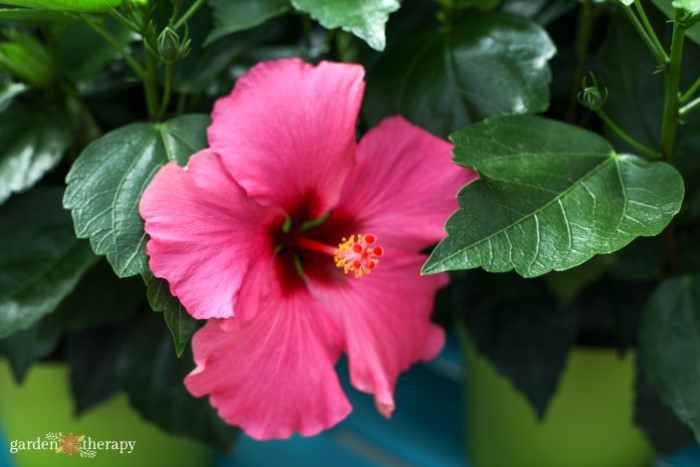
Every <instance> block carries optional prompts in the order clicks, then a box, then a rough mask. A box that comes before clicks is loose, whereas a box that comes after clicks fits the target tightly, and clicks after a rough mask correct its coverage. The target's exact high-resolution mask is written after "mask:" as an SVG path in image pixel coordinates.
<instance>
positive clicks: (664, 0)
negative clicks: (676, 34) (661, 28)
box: [652, 0, 700, 44]
mask: <svg viewBox="0 0 700 467" xmlns="http://www.w3.org/2000/svg"><path fill="white" fill-rule="evenodd" d="M652 2H653V3H654V5H656V6H657V8H658V9H659V10H661V11H663V13H664V14H665V15H666V16H667V17H668V19H674V18H675V16H676V10H675V8H674V5H673V3H676V2H672V0H652ZM696 11H697V10H696ZM685 35H686V37H688V38H689V39H690V40H692V41H693V42H695V43H696V44H700V23H695V25H693V26H692V27H690V28H688V29H686V31H685Z"/></svg>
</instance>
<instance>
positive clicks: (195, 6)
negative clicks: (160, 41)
mask: <svg viewBox="0 0 700 467" xmlns="http://www.w3.org/2000/svg"><path fill="white" fill-rule="evenodd" d="M204 2H205V0H197V1H195V2H194V3H193V4H192V6H190V7H189V8H188V9H187V11H186V12H185V14H184V15H182V17H181V18H180V19H179V20H177V22H176V23H175V25H174V26H173V29H174V30H175V31H177V30H178V29H180V28H181V27H183V26H184V25H185V24H186V23H187V20H188V19H190V17H192V15H194V14H195V13H196V12H197V10H199V8H200V7H201V6H202V5H203V4H204Z"/></svg>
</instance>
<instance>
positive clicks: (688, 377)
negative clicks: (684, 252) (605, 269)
mask: <svg viewBox="0 0 700 467" xmlns="http://www.w3.org/2000/svg"><path fill="white" fill-rule="evenodd" d="M639 351H640V354H641V357H642V363H643V365H644V368H645V369H646V371H647V375H648V376H649V380H650V381H651V382H652V383H653V384H654V386H656V389H657V390H658V393H659V396H660V397H661V400H662V401H663V402H664V403H665V404H666V405H668V406H670V407H671V408H672V409H673V411H674V412H675V413H676V415H677V416H678V418H679V419H681V420H682V421H683V422H685V423H687V424H688V425H689V426H690V428H691V429H692V430H693V432H694V433H695V438H696V439H700V398H698V394H699V393H700V275H693V276H685V277H675V278H672V279H668V280H666V281H664V282H663V283H661V285H660V286H659V287H658V288H657V289H656V290H655V291H654V293H653V295H652V296H651V298H650V299H649V302H648V303H647V306H646V308H645V309H644V313H643V316H642V323H641V330H640V347H639Z"/></svg>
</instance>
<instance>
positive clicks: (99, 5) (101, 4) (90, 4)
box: [3, 0, 121, 12]
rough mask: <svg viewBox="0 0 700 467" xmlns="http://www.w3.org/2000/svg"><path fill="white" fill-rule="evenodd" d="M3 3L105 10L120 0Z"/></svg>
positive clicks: (79, 9)
mask: <svg viewBox="0 0 700 467" xmlns="http://www.w3.org/2000/svg"><path fill="white" fill-rule="evenodd" d="M3 3H5V4H6V5H15V6H21V7H27V8H36V9H38V10H55V11H94V12H106V11H109V10H111V9H113V8H116V7H117V6H119V3H121V0H4V1H3Z"/></svg>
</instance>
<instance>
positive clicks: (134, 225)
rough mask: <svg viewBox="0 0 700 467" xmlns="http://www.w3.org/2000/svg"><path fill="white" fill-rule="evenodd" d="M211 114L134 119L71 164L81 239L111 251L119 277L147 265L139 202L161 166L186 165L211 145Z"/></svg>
mask: <svg viewBox="0 0 700 467" xmlns="http://www.w3.org/2000/svg"><path fill="white" fill-rule="evenodd" d="M208 124H209V118H208V117H206V116H203V115H185V116H182V117H178V118H175V119H173V120H169V121H167V122H164V123H154V124H152V123H135V124H131V125H128V126H126V127H123V128H119V129H117V130H115V131H112V132H110V133H108V134H106V135H105V136H103V137H102V138H100V139H98V140H96V141H94V142H93V143H92V144H90V145H89V146H88V147H87V148H85V150H84V151H83V153H82V154H81V155H80V157H79V158H78V160H77V161H76V162H75V164H74V165H73V167H72V168H71V171H70V173H69V174H68V177H67V179H66V181H67V182H68V188H67V190H66V195H65V197H64V199H63V201H64V205H65V207H66V208H67V209H70V210H71V212H72V214H73V220H74V222H75V229H76V232H77V234H78V236H79V237H80V238H89V239H90V244H91V245H92V248H93V250H94V251H95V253H97V254H100V255H106V256H107V260H108V261H109V262H110V263H111V264H112V267H113V268H114V271H115V273H116V274H117V275H118V276H119V277H128V276H133V275H136V274H139V273H141V272H143V271H145V270H146V269H147V257H146V251H145V247H146V233H145V232H144V230H143V221H142V220H141V218H140V217H139V213H138V203H139V200H140V198H141V194H142V193H143V190H144V189H145V188H146V186H147V185H148V183H149V182H150V181H151V179H152V178H153V176H154V175H155V173H156V172H157V171H158V169H159V168H160V167H161V166H163V165H165V164H166V163H167V162H169V161H176V162H177V163H178V164H180V165H185V164H186V163H187V160H188V159H189V157H190V156H191V155H192V154H193V153H195V152H196V151H198V150H200V149H202V148H204V147H206V135H205V131H206V127H207V125H208Z"/></svg>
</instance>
